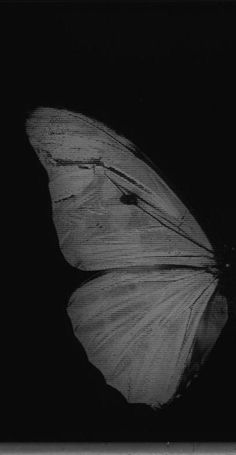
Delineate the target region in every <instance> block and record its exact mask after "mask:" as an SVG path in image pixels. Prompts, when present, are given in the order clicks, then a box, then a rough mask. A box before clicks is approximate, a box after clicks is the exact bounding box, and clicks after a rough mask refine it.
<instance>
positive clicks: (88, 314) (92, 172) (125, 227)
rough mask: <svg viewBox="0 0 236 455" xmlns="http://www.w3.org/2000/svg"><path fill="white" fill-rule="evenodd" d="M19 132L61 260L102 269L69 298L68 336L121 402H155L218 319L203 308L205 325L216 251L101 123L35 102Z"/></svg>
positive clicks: (172, 389)
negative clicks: (42, 186) (34, 162)
mask: <svg viewBox="0 0 236 455" xmlns="http://www.w3.org/2000/svg"><path fill="white" fill-rule="evenodd" d="M27 133H28V137H29V140H30V142H31V144H32V146H33V148H34V149H35V151H36V153H37V154H38V157H39V159H40V161H41V163H42V164H43V166H44V167H45V169H46V170H47V173H48V176H49V188H50V194H51V198H52V207H53V218H54V223H55V226H56V229H57V234H58V239H59V244H60V248H61V250H62V253H63V254H64V257H65V259H66V260H67V261H68V262H69V263H70V264H71V265H72V266H74V267H77V268H79V269H82V270H96V271H104V275H103V276H101V277H100V278H95V279H93V280H92V281H90V282H88V283H87V284H85V285H83V286H82V287H80V288H79V289H78V290H77V291H76V292H75V293H74V294H73V296H72V298H71V301H70V305H69V307H68V313H69V315H70V317H71V320H72V324H73V327H74V332H75V335H76V336H77V337H78V338H79V340H80V341H81V342H82V344H83V345H84V347H85V349H86V352H87V354H88V357H89V359H90V361H91V362H92V363H93V364H94V365H95V366H97V367H98V368H99V369H100V370H101V371H102V373H103V374H104V376H105V378H106V380H107V382H108V383H110V384H111V385H113V386H114V387H116V388H117V389H118V390H120V391H121V392H122V393H123V395H124V396H125V397H126V398H127V400H128V401H130V402H144V403H147V404H151V405H153V406H161V405H162V404H164V403H166V402H168V401H169V400H170V399H171V398H172V397H173V396H174V395H175V393H176V391H177V389H178V387H179V385H180V383H181V381H182V380H183V375H184V372H185V371H189V368H190V364H191V359H192V356H193V354H194V356H195V357H196V352H195V351H196V340H197V339H201V340H203V339H204V340H206V339H207V341H205V344H206V345H207V346H205V348H204V349H202V351H201V355H200V358H199V359H198V364H199V365H200V364H201V361H202V359H204V358H205V356H204V353H206V352H209V350H210V349H211V347H212V346H213V345H214V343H215V341H216V339H217V337H218V336H219V334H220V332H221V330H222V327H223V326H224V324H225V321H226V313H225V311H224V312H223V313H222V316H219V314H221V313H219V311H218V310H217V308H218V306H217V305H212V303H211V308H216V310H215V309H214V310H213V314H217V318H215V319H217V324H216V323H215V319H214V317H212V311H211V312H210V314H211V317H210V326H211V331H210V332H209V330H207V329H206V319H209V317H207V316H206V314H208V313H207V308H208V305H209V304H210V303H209V302H212V298H213V300H214V298H215V294H214V293H215V290H216V287H217V280H216V277H215V270H216V265H215V260H214V253H213V248H212V246H211V244H210V242H209V240H208V239H207V237H206V235H205V234H204V232H203V231H202V229H201V227H200V226H199V224H198V223H197V221H196V220H195V219H194V218H193V216H192V215H191V214H190V212H189V210H188V209H187V208H186V207H185V206H184V205H183V203H182V202H181V201H180V200H179V198H178V197H177V196H176V195H175V194H174V193H173V191H172V190H171V189H170V188H169V187H168V186H167V185H166V183H165V182H164V181H163V179H162V178H161V177H160V176H159V175H158V174H157V173H156V172H155V171H154V170H153V169H152V168H151V167H150V166H148V165H147V164H146V163H145V161H143V160H142V155H141V154H140V152H138V151H137V150H136V149H135V147H134V145H133V144H131V143H130V142H129V141H127V140H126V139H125V138H123V137H121V136H119V135H118V134H116V133H115V132H113V131H112V130H110V129H108V128H107V127H105V126H104V125H102V124H101V123H98V122H97V121H95V120H92V119H90V118H88V117H86V116H84V115H81V114H76V113H72V112H69V111H66V110H58V109H51V108H39V109H37V110H36V111H34V113H33V114H32V116H31V117H30V118H29V119H28V121H27ZM216 301H217V300H216ZM222 305H223V307H224V308H225V307H226V303H225V302H224V303H223V304H222ZM212 321H213V322H212ZM203 326H204V327H205V329H204V330H203ZM212 327H216V329H215V332H214V330H213V329H212ZM206 331H207V333H208V332H209V333H211V332H212V333H213V332H214V333H215V335H214V336H212V337H211V336H210V335H209V333H208V336H207V337H206V336H205V335H206ZM203 332H204V333H203ZM203 344H204V343H202V344H201V346H203ZM194 349H195V351H194ZM190 369H191V368H190Z"/></svg>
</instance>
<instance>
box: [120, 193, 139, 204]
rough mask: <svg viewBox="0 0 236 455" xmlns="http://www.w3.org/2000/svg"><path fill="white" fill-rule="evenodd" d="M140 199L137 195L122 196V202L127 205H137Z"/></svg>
mask: <svg viewBox="0 0 236 455" xmlns="http://www.w3.org/2000/svg"><path fill="white" fill-rule="evenodd" d="M137 201H138V197H137V195H136V194H135V193H129V194H122V196H121V197H120V202H122V204H127V205H137Z"/></svg>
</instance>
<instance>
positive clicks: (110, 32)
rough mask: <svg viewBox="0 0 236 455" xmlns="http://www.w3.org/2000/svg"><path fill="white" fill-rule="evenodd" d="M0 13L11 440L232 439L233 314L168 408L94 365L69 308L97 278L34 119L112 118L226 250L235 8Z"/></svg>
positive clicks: (4, 434)
mask: <svg viewBox="0 0 236 455" xmlns="http://www.w3.org/2000/svg"><path fill="white" fill-rule="evenodd" d="M1 11H2V12H3V14H2V15H1V31H2V40H1V47H2V62H3V65H2V73H5V75H6V80H5V82H4V83H3V84H2V98H4V96H5V98H6V99H7V110H6V111H5V112H3V113H4V116H5V120H6V124H7V126H6V128H7V132H8V139H7V141H6V143H5V144H4V154H5V155H6V156H7V158H9V159H10V163H9V165H8V166H9V167H8V168H5V167H4V171H3V177H4V174H6V177H7V183H6V186H5V194H6V195H7V196H9V203H8V210H7V212H6V213H7V215H6V218H7V220H8V223H7V225H8V231H9V232H10V234H11V240H10V242H9V243H8V262H7V266H6V268H7V270H8V271H9V272H10V273H9V275H10V280H9V283H7V288H8V294H7V297H4V299H3V307H7V309H9V310H10V316H9V319H8V321H9V327H8V325H7V327H8V328H7V331H6V332H7V334H6V335H5V337H4V342H3V345H2V346H3V348H4V349H3V351H4V353H5V357H6V367H5V368H4V369H3V370H4V375H3V376H4V377H5V381H4V386H2V404H4V405H3V408H2V409H3V412H2V415H3V424H2V426H1V440H3V441H42V442H44V441H45V442H46V441H174V440H178V441H193V440H196V441H200V440H203V441H232V440H234V439H235V434H234V419H233V411H234V410H235V409H234V408H235V404H234V403H235V366H234V364H235V359H234V357H235V346H234V343H235V339H234V330H235V325H234V324H235V322H234V321H235V320H234V317H233V316H232V317H230V320H229V322H228V324H227V326H226V328H225V329H224V332H223V334H222V336H221V337H220V339H219V341H218V343H217V345H216V347H215V349H214V351H213V353H212V355H211V358H210V359H209V362H208V364H207V365H206V367H205V368H204V369H203V372H202V376H201V378H200V379H199V380H198V381H197V382H196V383H195V385H193V387H192V389H189V391H188V393H187V394H186V396H185V398H183V399H180V400H179V401H178V403H175V404H173V405H172V406H171V407H170V408H169V409H165V410H163V411H160V412H156V413H154V412H153V411H152V410H151V409H149V408H148V407H147V406H144V405H128V404H127V403H126V401H125V399H124V398H123V397H122V396H121V395H120V394H119V393H118V392H117V391H115V390H114V389H112V388H111V387H108V386H106V384H105V381H104V378H103V376H102V375H101V374H100V373H99V371H98V370H96V369H95V368H94V367H93V366H92V365H91V364H89V362H88V361H87V358H86V354H85V352H84V350H83V348H82V347H81V346H80V345H79V343H78V341H77V340H76V339H75V338H74V336H73V332H72V328H71V324H70V321H69V319H68V317H67V315H66V311H65V308H66V303H67V301H68V298H69V296H70V294H71V292H72V291H73V290H74V289H75V288H76V287H77V286H78V284H79V283H80V282H81V280H83V279H84V278H87V277H88V276H89V274H86V273H82V272H78V271H76V270H73V269H72V268H71V267H70V266H69V265H68V264H66V263H65V261H64V259H63V257H62V255H61V253H60V250H59V247H58V243H57V238H56V234H55V229H54V226H53V224H52V220H51V208H50V199H49V193H48V189H47V176H46V172H45V171H44V170H43V169H42V167H41V165H40V163H39V162H38V160H37V157H36V156H35V154H34V152H33V150H32V149H31V147H30V145H29V143H28V141H27V138H26V136H25V132H24V122H25V117H26V115H27V114H28V113H29V112H30V110H31V109H32V108H34V107H37V106H39V105H43V106H54V107H65V108H68V109H71V110H75V111H80V112H82V113H84V114H87V115H90V116H92V117H95V118H97V119H98V120H101V121H103V122H104V123H106V124H107V125H108V126H110V127H111V128H114V129H116V130H117V131H118V132H120V133H122V134H123V135H125V136H127V137H128V138H129V139H131V140H132V141H133V142H135V143H136V144H137V145H138V146H139V147H140V148H141V149H142V150H143V151H144V153H145V154H146V155H147V156H149V157H150V158H151V159H152V160H153V162H154V163H155V164H156V165H157V166H158V167H159V168H160V169H161V170H162V172H163V173H164V175H166V176H167V180H168V181H169V182H171V183H172V186H174V187H175V188H176V191H177V192H178V194H179V195H180V197H181V198H182V199H183V200H184V201H185V202H187V204H188V205H189V206H190V207H192V208H193V213H194V214H195V216H196V217H197V218H198V220H199V221H200V223H201V224H202V226H203V228H204V230H205V232H206V233H207V234H208V236H209V238H210V239H211V241H212V243H213V244H214V246H215V248H216V249H220V248H221V245H223V243H225V242H226V243H228V244H234V243H235V227H236V223H235V164H234V155H235V101H236V97H235V91H234V85H235V68H234V60H235V50H236V32H235V23H236V22H235V19H236V14H235V13H236V11H235V7H234V6H233V5H231V4H230V3H226V4H220V3H214V2H212V3H209V4H207V3H192V2H190V3H188V4H184V3H179V2H174V3H172V4H171V3H154V2H153V3H145V5H144V4H142V3H134V2H133V3H131V4H128V3H125V4H124V3H120V4H114V3H109V4H101V3H98V2H97V3H95V4H91V3H87V4H86V5H85V4H84V5H83V4H79V3H77V4H75V3H74V4H63V3H61V4H60V3H52V4H49V3H47V4H43V3H41V4H36V3H34V4H30V3H25V4H23V3H18V4H17V3H15V4H14V3H11V4H8V5H6V4H5V5H1ZM5 169H6V170H5ZM9 212H10V213H9ZM8 214H9V216H8ZM9 220H10V221H9ZM6 242H7V241H6ZM4 243H5V238H3V244H4ZM231 291H233V287H232V288H231ZM234 302H235V294H234ZM5 373H6V374H5Z"/></svg>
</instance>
